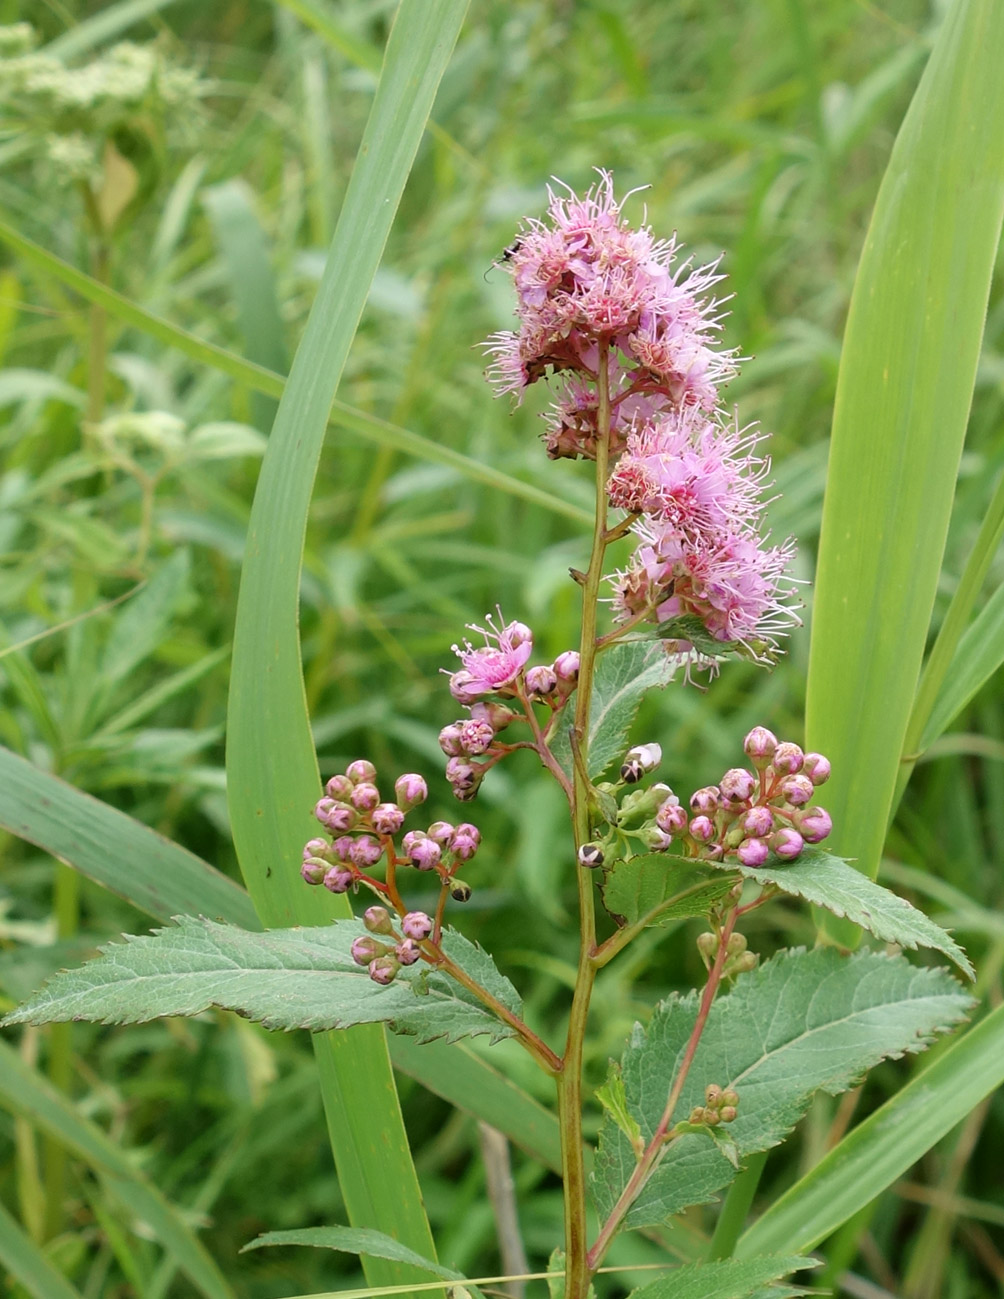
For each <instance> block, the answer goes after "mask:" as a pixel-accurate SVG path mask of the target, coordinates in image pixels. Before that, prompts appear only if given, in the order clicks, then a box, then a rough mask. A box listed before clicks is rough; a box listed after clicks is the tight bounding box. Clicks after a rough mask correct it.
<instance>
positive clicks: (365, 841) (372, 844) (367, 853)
mask: <svg viewBox="0 0 1004 1299" xmlns="http://www.w3.org/2000/svg"><path fill="white" fill-rule="evenodd" d="M349 856H350V858H351V859H352V862H353V863H354V864H355V865H356V866H358V867H359V869H360V870H365V869H366V868H367V867H368V866H375V865H376V864H377V862H378V861H379V860H380V858H381V857H382V856H383V849H382V848H381V847H380V844H379V843H378V842H377V840H376V839H374V838H373V836H372V835H371V834H361V835H360V836H359V838H358V839H357V840H356V841H355V843H354V844H353V845H352V851H351V853H350V854H349Z"/></svg>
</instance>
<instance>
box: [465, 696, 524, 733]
mask: <svg viewBox="0 0 1004 1299" xmlns="http://www.w3.org/2000/svg"><path fill="white" fill-rule="evenodd" d="M516 716H517V714H516V713H515V712H514V711H513V710H512V709H511V708H509V707H507V705H506V704H500V703H499V702H498V701H497V700H495V699H490V700H482V701H481V702H480V703H477V704H472V705H471V721H472V722H487V723H488V725H489V726H490V727H491V728H492V730H493V731H496V732H497V731H504V730H505V728H506V727H507V726H508V725H509V723H510V722H512V721H514V720H515V719H516Z"/></svg>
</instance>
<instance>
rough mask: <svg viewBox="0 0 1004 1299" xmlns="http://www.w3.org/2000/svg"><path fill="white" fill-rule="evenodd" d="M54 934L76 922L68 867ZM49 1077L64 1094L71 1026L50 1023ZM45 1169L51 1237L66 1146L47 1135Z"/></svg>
mask: <svg viewBox="0 0 1004 1299" xmlns="http://www.w3.org/2000/svg"><path fill="white" fill-rule="evenodd" d="M52 904H53V910H54V911H55V913H56V934H57V937H58V938H59V939H61V940H62V939H69V938H72V937H73V936H74V935H75V934H76V932H77V929H78V927H79V924H80V876H79V874H78V873H77V872H76V871H75V870H73V868H72V867H70V866H64V865H62V863H60V864H59V865H58V866H57V867H56V878H55V886H54V889H53V903H52ZM48 1073H49V1080H50V1082H51V1083H52V1085H53V1087H55V1088H57V1090H58V1091H60V1092H61V1093H62V1094H63V1095H64V1096H68V1095H69V1094H70V1091H71V1089H72V1084H73V1025H72V1024H53V1025H52V1026H51V1028H50V1030H49V1069H48ZM43 1166H44V1169H45V1234H46V1236H47V1237H48V1238H49V1239H51V1238H52V1237H53V1236H58V1235H59V1233H60V1231H61V1230H62V1227H63V1201H64V1199H65V1193H66V1149H65V1147H64V1146H63V1145H62V1144H61V1143H60V1142H58V1141H56V1140H54V1139H53V1138H52V1137H51V1136H50V1137H46V1139H45V1147H44V1153H43Z"/></svg>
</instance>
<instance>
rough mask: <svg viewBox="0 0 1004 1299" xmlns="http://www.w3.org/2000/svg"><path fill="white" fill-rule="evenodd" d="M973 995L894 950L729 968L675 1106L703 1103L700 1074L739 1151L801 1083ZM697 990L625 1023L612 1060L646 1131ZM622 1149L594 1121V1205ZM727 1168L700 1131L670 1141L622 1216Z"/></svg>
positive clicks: (838, 1084)
mask: <svg viewBox="0 0 1004 1299" xmlns="http://www.w3.org/2000/svg"><path fill="white" fill-rule="evenodd" d="M972 1004H973V1002H972V1000H971V998H969V997H968V996H967V995H966V993H965V992H964V991H963V989H962V988H961V987H960V985H959V984H958V983H957V981H956V980H955V979H954V978H953V977H952V976H951V975H949V974H948V973H947V972H946V971H944V970H932V969H918V968H917V967H915V966H912V965H911V964H910V963H909V962H908V961H907V960H906V958H905V957H901V956H895V957H890V956H886V955H884V954H883V953H879V952H868V951H862V952H859V953H857V954H856V955H855V956H852V957H845V956H842V955H841V954H840V953H839V952H837V951H836V950H834V949H832V948H819V949H816V950H815V951H809V952H807V951H804V950H802V949H796V950H794V951H790V952H781V953H779V954H778V955H777V956H775V957H774V958H773V959H772V960H770V961H767V962H765V964H764V965H762V966H761V967H760V968H759V969H757V970H753V971H752V972H750V973H749V974H743V975H740V976H739V978H738V979H737V980H736V983H735V987H734V989H733V991H732V992H730V993H728V994H727V995H725V996H723V997H720V998H719V999H718V1000H717V1001H716V1002H715V1004H714V1005H713V1006H712V1008H711V1013H710V1015H709V1016H708V1022H707V1025H706V1026H705V1029H704V1033H703V1034H702V1036H701V1041H700V1045H699V1046H698V1048H697V1052H696V1055H695V1057H694V1063H693V1065H692V1067H691V1069H690V1071H689V1073H688V1075H687V1080H686V1082H685V1083H684V1086H683V1090H682V1093H681V1095H680V1101H679V1104H678V1106H677V1113H678V1114H681V1115H686V1114H689V1113H690V1112H691V1110H692V1109H693V1108H695V1107H696V1106H697V1105H703V1103H704V1089H705V1087H707V1085H708V1084H709V1083H717V1084H718V1085H719V1086H721V1087H732V1088H734V1089H735V1090H736V1091H737V1092H738V1093H739V1113H738V1116H737V1117H736V1119H735V1120H734V1122H732V1123H731V1124H730V1125H729V1128H730V1133H731V1135H732V1137H733V1138H734V1140H735V1142H736V1145H737V1147H738V1149H739V1153H740V1155H741V1156H744V1155H749V1154H753V1153H754V1152H756V1151H760V1150H768V1149H770V1148H771V1147H772V1146H776V1145H777V1144H778V1143H779V1142H780V1141H782V1140H783V1139H784V1138H785V1137H786V1136H787V1134H788V1133H789V1132H790V1130H791V1128H792V1127H793V1126H794V1124H795V1123H796V1122H797V1121H798V1119H799V1118H800V1117H801V1115H802V1113H803V1112H804V1110H805V1108H806V1106H807V1105H808V1103H809V1099H810V1098H811V1096H812V1094H813V1092H815V1091H819V1090H822V1091H826V1092H828V1093H830V1094H831V1095H837V1094H838V1093H839V1092H842V1091H845V1090H846V1089H847V1088H848V1087H849V1086H851V1084H852V1083H853V1082H854V1081H855V1080H856V1079H857V1078H859V1077H860V1076H861V1075H862V1074H863V1073H864V1072H865V1071H866V1070H867V1069H869V1068H871V1067H872V1066H873V1065H875V1064H877V1063H878V1062H879V1061H880V1060H884V1059H887V1058H890V1057H897V1056H900V1055H903V1054H904V1053H907V1052H914V1051H919V1050H921V1049H922V1048H923V1047H924V1046H926V1045H927V1044H928V1043H929V1042H930V1041H931V1040H932V1038H933V1036H934V1034H935V1033H937V1032H939V1031H943V1030H944V1029H947V1028H950V1027H951V1026H952V1025H954V1024H957V1023H958V1022H959V1021H960V1020H962V1019H963V1018H964V1017H965V1014H966V1011H967V1010H968V1008H969V1007H970V1006H971V1005H972ZM697 1009H698V995H697V993H696V992H693V993H691V994H689V995H688V996H687V997H675V996H674V997H670V998H669V999H668V1000H666V1001H664V1002H662V1003H660V1005H659V1006H658V1007H657V1008H656V1011H655V1014H654V1015H653V1018H652V1022H651V1024H650V1025H649V1027H648V1029H647V1030H646V1029H643V1028H641V1026H640V1025H639V1026H636V1027H635V1030H634V1033H633V1034H632V1037H631V1040H630V1042H629V1043H628V1047H627V1049H626V1051H625V1053H624V1058H623V1061H622V1068H623V1073H624V1086H625V1090H626V1093H627V1100H628V1106H629V1108H630V1110H631V1112H632V1113H633V1114H634V1116H635V1117H636V1118H637V1120H638V1122H639V1124H640V1125H641V1130H642V1134H643V1136H644V1137H645V1139H646V1141H647V1140H650V1139H651V1137H652V1134H653V1133H654V1131H655V1128H656V1127H657V1125H658V1123H659V1120H660V1119H661V1117H662V1112H663V1108H664V1106H665V1103H666V1099H667V1096H668V1094H669V1090H670V1087H671V1086H672V1082H673V1078H674V1077H675V1074H676V1071H677V1069H678V1068H679V1066H680V1061H681V1059H682V1057H683V1054H684V1051H685V1049H686V1046H687V1042H688V1041H689V1038H690V1034H691V1031H692V1030H693V1027H694V1023H695V1022H696V1018H697ZM634 1167H635V1159H634V1154H633V1151H632V1150H631V1148H630V1146H629V1144H628V1143H627V1141H626V1139H625V1138H624V1137H623V1135H622V1134H621V1133H620V1132H619V1131H618V1130H617V1128H616V1127H615V1126H614V1125H613V1124H611V1123H610V1122H606V1123H604V1126H603V1128H602V1130H601V1135H600V1147H599V1151H598V1153H597V1158H596V1165H595V1172H594V1174H593V1189H594V1193H595V1196H596V1199H597V1202H598V1205H599V1208H600V1211H601V1214H602V1215H603V1216H606V1215H607V1214H608V1213H609V1212H610V1210H611V1208H612V1207H613V1205H614V1203H615V1201H616V1199H617V1197H618V1196H619V1195H620V1193H621V1191H622V1190H623V1188H624V1185H625V1183H626V1181H627V1178H628V1177H630V1175H631V1173H632V1172H633V1171H634ZM734 1176H735V1169H734V1168H733V1167H732V1166H731V1164H730V1163H729V1161H728V1159H726V1157H725V1156H724V1155H723V1154H722V1153H721V1152H720V1151H719V1150H718V1149H717V1148H716V1147H715V1146H713V1145H712V1144H711V1143H710V1142H709V1141H708V1140H707V1139H706V1138H701V1137H697V1136H683V1137H680V1138H678V1139H677V1140H675V1141H673V1142H672V1143H671V1144H670V1145H669V1146H668V1147H667V1148H666V1153H665V1156H664V1158H663V1160H662V1162H661V1164H660V1165H659V1166H658V1168H657V1169H656V1171H655V1173H654V1174H653V1176H652V1177H651V1179H650V1180H649V1182H648V1184H647V1185H646V1186H645V1188H644V1189H643V1191H642V1193H641V1195H640V1196H639V1198H638V1200H637V1201H636V1202H635V1205H634V1207H633V1209H632V1210H631V1212H630V1213H629V1214H628V1217H627V1219H626V1225H627V1226H629V1227H646V1226H652V1225H654V1224H656V1223H659V1222H662V1221H664V1219H665V1218H667V1217H668V1216H669V1215H670V1214H673V1213H678V1212H679V1211H680V1210H681V1209H684V1208H686V1207H687V1206H689V1205H692V1204H702V1203H707V1202H708V1201H709V1200H711V1199H712V1198H713V1197H714V1195H715V1193H716V1192H717V1191H719V1190H721V1189H722V1188H723V1187H724V1186H727V1185H728V1184H729V1182H730V1181H731V1180H732V1178H733V1177H734Z"/></svg>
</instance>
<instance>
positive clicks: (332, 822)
mask: <svg viewBox="0 0 1004 1299" xmlns="http://www.w3.org/2000/svg"><path fill="white" fill-rule="evenodd" d="M376 780H377V773H376V768H375V767H374V766H373V764H372V763H371V762H367V761H365V760H364V759H360V760H358V761H356V762H351V763H350V764H349V766H348V767H347V768H346V770H345V771H344V772H342V773H339V774H338V775H335V776H332V777H331V779H330V780H329V781H328V783H327V784H326V785H325V789H324V797H323V798H322V799H320V801H319V802H318V803H317V805H316V807H315V808H314V815H315V817H316V818H317V820H318V821H319V822H320V823H321V825H322V826H323V827H324V828H325V830H327V831H328V832H329V833H330V835H331V838H330V839H327V838H321V837H319V836H318V837H316V838H313V839H310V840H308V842H307V843H306V844H305V845H304V848H303V864H302V865H301V867H300V874H301V876H302V878H303V879H304V881H305V882H306V883H307V884H323V885H324V887H325V888H326V889H328V890H330V891H331V892H332V893H345V892H347V891H348V890H349V889H356V888H357V887H358V886H359V885H360V884H365V885H366V886H367V887H368V888H370V889H372V890H373V891H374V892H375V893H377V894H378V896H380V897H381V898H386V899H388V900H389V901H390V902H392V903H393V904H394V906H395V909H396V910H397V911H398V913H399V915H400V916H401V917H402V919H401V928H402V933H401V934H400V935H398V934H397V933H396V931H395V930H394V922H393V921H392V920H391V917H390V913H389V912H388V911H387V909H386V908H385V907H383V906H375V907H370V908H369V910H368V911H367V912H366V927H367V929H368V930H369V931H370V933H371V934H375V935H382V936H387V937H393V939H394V941H393V942H392V943H391V944H390V945H389V946H388V945H387V944H383V945H381V944H379V943H376V945H375V946H374V943H375V939H370V938H359V939H358V940H357V941H356V944H355V945H354V946H353V949H352V955H353V960H355V961H356V962H357V964H360V965H363V964H364V965H368V966H369V969H370V976H371V977H372V978H374V979H376V980H377V982H379V983H389V982H390V981H391V980H392V979H393V978H394V976H395V974H396V973H397V970H398V969H399V968H400V966H402V965H411V964H413V963H414V962H415V961H417V960H418V958H419V955H420V948H419V946H418V944H420V943H421V942H422V941H424V940H425V939H426V938H428V937H429V934H430V933H431V932H432V928H433V925H432V921H431V920H429V918H428V917H427V916H425V915H424V913H422V912H408V911H406V909H405V907H404V905H403V903H401V902H400V897H399V894H398V892H397V887H396V883H394V884H392V874H391V872H393V871H396V870H397V868H398V867H401V866H412V867H414V868H415V869H416V870H419V871H434V872H435V873H436V874H437V875H438V876H439V880H440V885H441V887H442V888H443V889H448V890H449V893H450V896H451V897H453V898H454V899H455V900H456V901H458V902H466V901H467V900H468V899H469V898H470V896H471V888H470V885H469V884H467V883H465V882H464V881H463V880H461V879H458V878H457V871H458V870H459V869H460V868H461V866H462V865H463V864H464V863H465V862H469V861H470V860H471V858H472V857H473V856H474V855H475V853H476V852H477V851H478V848H479V847H480V844H481V832H480V830H479V829H478V828H477V826H475V825H471V824H470V822H466V821H465V822H462V823H461V824H460V825H451V824H450V823H449V822H447V821H434V822H433V823H432V824H431V825H430V826H429V827H428V828H427V829H425V830H408V831H407V832H406V833H405V834H404V836H403V837H402V839H401V842H400V846H399V845H398V843H397V835H398V833H399V831H400V830H401V828H402V826H403V824H404V820H405V817H406V816H407V815H408V813H409V812H412V811H413V810H414V809H415V808H416V807H418V806H419V805H420V804H422V803H424V802H425V800H426V798H427V797H428V789H427V787H426V783H425V781H424V780H423V779H422V777H421V776H418V775H415V774H414V773H408V774H406V775H403V776H399V777H398V779H397V780H396V781H395V783H394V802H386V801H384V800H383V799H382V797H381V794H380V791H379V789H378V787H377V784H376ZM381 862H383V864H384V865H385V867H386V869H387V881H386V882H384V881H382V880H379V879H376V878H374V876H373V874H372V873H371V872H372V871H373V870H374V869H375V868H376V867H378V866H379V865H380V863H381ZM367 954H368V955H367ZM364 956H365V958H366V959H365V960H363V959H362V958H363V957H364Z"/></svg>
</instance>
